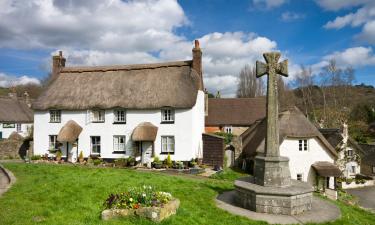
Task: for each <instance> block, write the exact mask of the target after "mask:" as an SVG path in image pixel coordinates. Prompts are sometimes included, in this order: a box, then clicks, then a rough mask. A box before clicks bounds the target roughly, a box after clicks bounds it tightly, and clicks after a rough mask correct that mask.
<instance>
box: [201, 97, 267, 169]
mask: <svg viewBox="0 0 375 225" xmlns="http://www.w3.org/2000/svg"><path fill="white" fill-rule="evenodd" d="M217 96H219V93H218V94H217ZM206 102H207V106H206V107H207V114H206V119H205V131H206V133H211V134H215V133H227V134H230V135H232V136H233V137H232V140H231V143H227V145H226V147H225V157H226V162H227V164H226V165H227V166H234V165H238V157H239V156H240V155H241V153H242V139H241V138H240V137H241V134H243V133H244V132H245V131H246V130H247V129H248V128H249V127H250V126H251V125H252V124H254V122H255V121H257V120H260V119H262V118H264V117H265V115H266V98H265V97H256V98H219V97H218V98H208V99H207V101H206Z"/></svg>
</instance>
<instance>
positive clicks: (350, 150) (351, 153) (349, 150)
mask: <svg viewBox="0 0 375 225" xmlns="http://www.w3.org/2000/svg"><path fill="white" fill-rule="evenodd" d="M349 152H350V154H349ZM346 156H349V157H351V156H353V149H348V150H347V151H346Z"/></svg>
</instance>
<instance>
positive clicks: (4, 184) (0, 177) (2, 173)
mask: <svg viewBox="0 0 375 225" xmlns="http://www.w3.org/2000/svg"><path fill="white" fill-rule="evenodd" d="M14 182H15V177H14V176H13V174H12V173H11V172H10V171H8V170H6V169H5V168H4V167H3V166H2V165H1V164H0V196H1V195H2V194H3V193H5V192H6V191H7V190H8V189H9V188H10V186H11V185H12V184H13V183H14Z"/></svg>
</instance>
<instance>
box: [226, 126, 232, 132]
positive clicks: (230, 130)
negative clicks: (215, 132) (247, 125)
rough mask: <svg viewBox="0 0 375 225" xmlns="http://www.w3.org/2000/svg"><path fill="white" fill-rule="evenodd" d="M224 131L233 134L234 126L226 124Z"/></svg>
mask: <svg viewBox="0 0 375 225" xmlns="http://www.w3.org/2000/svg"><path fill="white" fill-rule="evenodd" d="M224 131H225V133H227V134H232V133H233V127H232V126H225V127H224Z"/></svg>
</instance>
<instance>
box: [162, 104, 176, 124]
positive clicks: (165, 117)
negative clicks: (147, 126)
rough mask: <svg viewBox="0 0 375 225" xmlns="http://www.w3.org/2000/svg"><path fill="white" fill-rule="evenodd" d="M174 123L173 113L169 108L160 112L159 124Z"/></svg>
mask: <svg viewBox="0 0 375 225" xmlns="http://www.w3.org/2000/svg"><path fill="white" fill-rule="evenodd" d="M174 121H175V111H174V109H171V108H166V109H162V110H161V122H162V123H174Z"/></svg>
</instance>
